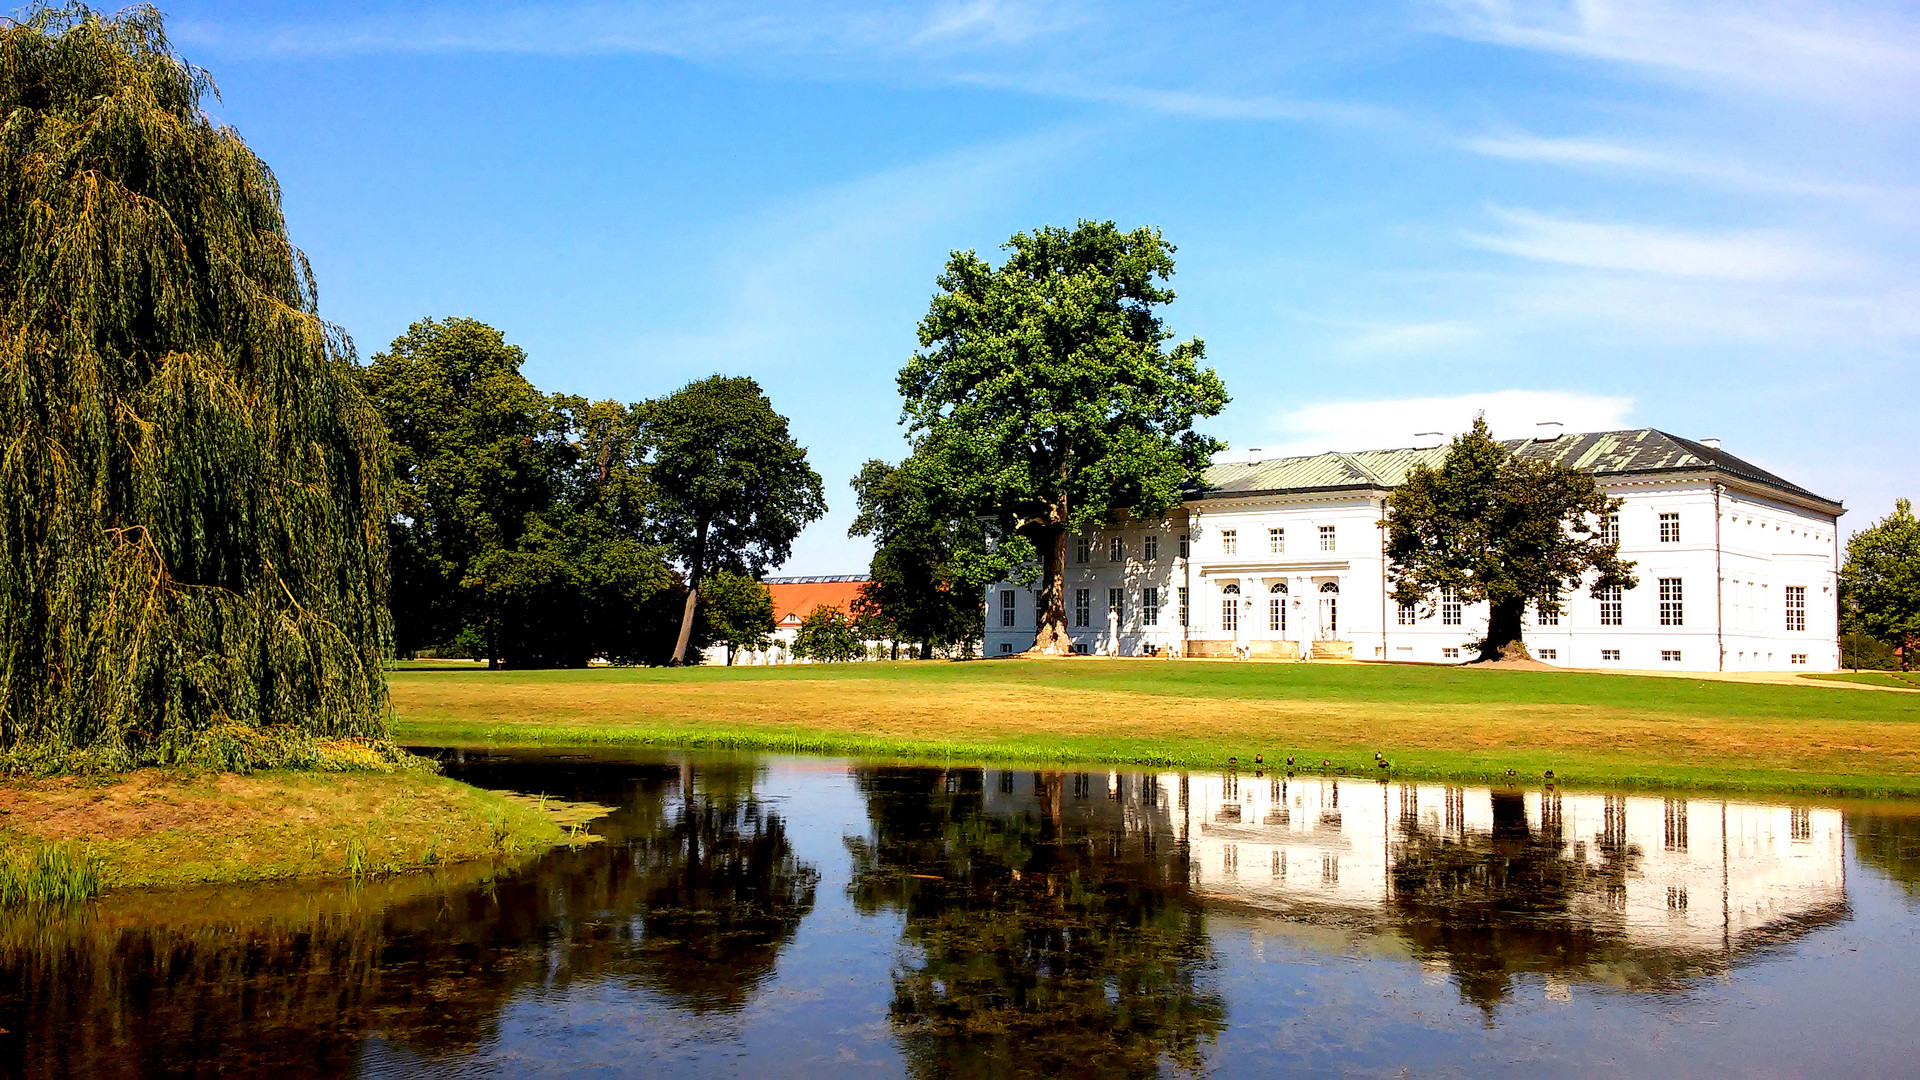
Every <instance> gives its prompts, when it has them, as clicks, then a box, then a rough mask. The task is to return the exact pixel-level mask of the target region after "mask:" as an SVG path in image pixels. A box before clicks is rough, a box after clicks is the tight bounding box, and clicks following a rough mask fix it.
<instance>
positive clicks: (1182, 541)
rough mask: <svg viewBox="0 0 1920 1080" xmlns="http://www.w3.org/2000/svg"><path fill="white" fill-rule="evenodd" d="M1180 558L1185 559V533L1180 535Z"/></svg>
mask: <svg viewBox="0 0 1920 1080" xmlns="http://www.w3.org/2000/svg"><path fill="white" fill-rule="evenodd" d="M1180 557H1181V558H1183V559H1184V558H1186V557H1187V534H1186V533H1181V534H1180Z"/></svg>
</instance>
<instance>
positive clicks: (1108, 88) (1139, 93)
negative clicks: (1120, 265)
mask: <svg viewBox="0 0 1920 1080" xmlns="http://www.w3.org/2000/svg"><path fill="white" fill-rule="evenodd" d="M954 81H955V82H960V83H966V84H970V85H974V86H987V87H994V88H998V89H1005V90H1018V91H1021V92H1022V93H1029V94H1034V95H1037V96H1044V97H1058V98H1069V99H1072V100H1075V101H1091V102H1098V103H1101V104H1106V105H1124V106H1127V107H1129V108H1133V109H1137V110H1139V111H1141V112H1148V113H1157V114H1161V115H1166V116H1190V117H1195V118H1198V119H1202V120H1252V121H1261V120H1274V121H1300V122H1306V123H1321V124H1334V125H1340V126H1350V127H1385V126H1388V125H1392V124H1398V123H1401V122H1402V117H1401V115H1400V114H1399V113H1398V112H1396V111H1394V110H1392V109H1389V108H1386V107H1384V106H1379V105H1371V104H1366V103H1362V102H1353V101H1339V100H1330V99H1317V98H1301V97H1283V96H1279V95H1273V94H1228V93H1218V92H1213V91H1207V90H1183V89H1164V88H1153V87H1145V86H1130V85H1126V84H1121V83H1112V82H1098V81H1094V80H1090V79H1087V78H1084V77H1082V76H1078V75H1051V74H1048V75H986V74H979V73H963V74H960V75H956V76H955V77H954Z"/></svg>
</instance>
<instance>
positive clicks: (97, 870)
mask: <svg viewBox="0 0 1920 1080" xmlns="http://www.w3.org/2000/svg"><path fill="white" fill-rule="evenodd" d="M102 870H103V866H102V864H101V860H100V857H99V856H98V855H97V854H95V852H94V850H93V848H92V847H91V846H90V845H87V844H72V843H66V844H30V845H26V846H23V847H20V848H17V849H15V850H12V851H7V852H5V853H4V854H0V907H13V906H17V905H26V904H45V905H70V904H77V903H79V902H80V901H82V900H88V899H91V898H92V897H93V896H94V895H95V894H97V893H98V892H99V891H100V889H101V879H102V876H103V874H102Z"/></svg>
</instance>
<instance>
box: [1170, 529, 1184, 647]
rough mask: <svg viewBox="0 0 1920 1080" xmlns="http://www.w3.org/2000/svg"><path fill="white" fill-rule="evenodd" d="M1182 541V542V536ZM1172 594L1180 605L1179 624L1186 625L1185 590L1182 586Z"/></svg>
mask: <svg viewBox="0 0 1920 1080" xmlns="http://www.w3.org/2000/svg"><path fill="white" fill-rule="evenodd" d="M1182 542H1184V538H1183V541H1182ZM1173 594H1174V599H1175V600H1177V601H1179V605H1180V625H1181V626H1185V625H1187V590H1186V588H1185V587H1184V586H1182V587H1180V588H1177V589H1175V590H1173Z"/></svg>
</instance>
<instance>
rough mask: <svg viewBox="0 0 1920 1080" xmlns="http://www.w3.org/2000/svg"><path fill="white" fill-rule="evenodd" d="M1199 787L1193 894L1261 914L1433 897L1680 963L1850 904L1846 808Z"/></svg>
mask: <svg viewBox="0 0 1920 1080" xmlns="http://www.w3.org/2000/svg"><path fill="white" fill-rule="evenodd" d="M1187 785H1188V792H1189V801H1188V806H1187V810H1186V813H1185V814H1184V815H1182V818H1181V821H1182V823H1183V824H1184V825H1185V827H1186V829H1187V830H1188V841H1189V846H1190V850H1191V854H1190V860H1191V861H1190V866H1191V872H1192V874H1193V879H1194V883H1195V888H1196V890H1197V891H1199V892H1200V893H1201V895H1203V896H1205V897H1209V898H1217V899H1221V900H1230V901H1232V902H1234V903H1237V904H1242V905H1246V906H1248V907H1252V908H1256V909H1259V910H1263V911H1270V912H1275V913H1282V914H1309V913H1324V914H1327V915H1331V916H1335V917H1339V918H1343V919H1347V920H1352V921H1356V922H1358V923H1360V924H1362V925H1366V924H1372V923H1379V924H1382V925H1383V926H1384V925H1389V924H1392V925H1396V926H1397V927H1398V928H1399V929H1401V930H1403V931H1404V930H1405V929H1406V926H1405V925H1404V923H1405V921H1406V918H1407V916H1408V914H1409V912H1410V911H1412V910H1415V909H1416V908H1417V907H1418V906H1419V905H1420V904H1422V903H1425V904H1426V905H1428V907H1429V908H1433V907H1435V906H1436V905H1437V907H1438V908H1439V909H1444V908H1445V907H1446V906H1447V905H1448V904H1453V905H1455V906H1459V907H1466V906H1471V905H1474V904H1479V903H1485V904H1488V905H1492V906H1494V907H1500V906H1502V905H1505V906H1506V907H1508V908H1510V909H1511V910H1512V912H1513V913H1514V914H1516V915H1519V916H1522V917H1524V919H1525V920H1526V921H1527V922H1528V923H1529V924H1531V928H1532V929H1535V930H1538V929H1539V928H1540V927H1541V926H1543V925H1546V924H1549V923H1554V922H1558V923H1563V924H1566V925H1568V926H1576V925H1577V926H1578V928H1579V930H1580V932H1581V934H1582V936H1583V939H1584V940H1588V941H1589V943H1590V945H1591V944H1592V943H1604V945H1605V946H1606V949H1607V952H1608V954H1609V955H1610V956H1613V957H1615V958H1618V957H1620V956H1633V955H1641V956H1644V957H1649V958H1652V957H1658V958H1659V959H1660V960H1661V961H1662V963H1663V965H1664V966H1666V967H1667V968H1668V969H1671V968H1672V966H1673V965H1676V964H1678V965H1682V966H1686V965H1689V964H1699V963H1702V962H1710V961H1711V960H1712V959H1713V958H1715V957H1719V958H1721V959H1722V960H1728V959H1731V958H1732V957H1733V955H1734V954H1735V953H1737V952H1739V951H1740V950H1742V949H1743V948H1748V947H1751V946H1753V945H1756V944H1759V943H1763V942H1766V941H1771V940H1774V939H1776V938H1777V937H1778V936H1779V935H1781V934H1783V933H1793V932H1796V931H1798V930H1799V929H1801V928H1803V927H1806V926H1808V925H1814V924H1818V923H1820V922H1823V921H1828V920H1831V919H1833V918H1835V917H1837V916H1839V915H1841V914H1843V913H1844V912H1845V904H1846V867H1845V832H1844V828H1843V825H1842V820H1841V814H1840V812H1839V811H1837V810H1819V809H1808V808H1801V807H1787V806H1762V805H1758V804H1754V803H1746V802H1733V801H1727V800H1722V799H1706V798H1661V797H1657V796H1637V795H1625V796H1622V795H1598V794H1575V793H1562V792H1554V791H1546V792H1540V791H1526V792H1522V791H1518V790H1509V791H1494V790H1489V789H1486V788H1459V787H1448V786H1443V785H1424V784H1422V785H1416V784H1381V783H1367V782H1358V781H1352V780H1334V779H1320V778H1304V779H1303V778H1292V779H1289V778H1286V777H1256V778H1248V777H1237V776H1233V775H1225V776H1196V777H1192V778H1190V779H1189V780H1187ZM1450 863H1455V864H1461V865H1465V866H1469V867H1471V869H1470V870H1468V871H1459V870H1458V869H1457V868H1456V869H1448V865H1449V864H1450ZM1503 882H1504V883H1505V884H1506V885H1507V886H1509V887H1510V888H1511V890H1512V895H1508V896H1502V895H1500V889H1501V888H1502V887H1503ZM1440 913H1441V911H1439V910H1429V911H1427V914H1440ZM1564 973H1566V974H1573V975H1579V974H1580V972H1579V971H1573V972H1564ZM1614 974H1615V975H1618V974H1619V973H1617V972H1616V973H1614ZM1625 981H1627V982H1629V983H1631V982H1633V981H1634V980H1633V978H1632V977H1631V974H1630V973H1629V974H1628V975H1627V977H1626V980H1625Z"/></svg>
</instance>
